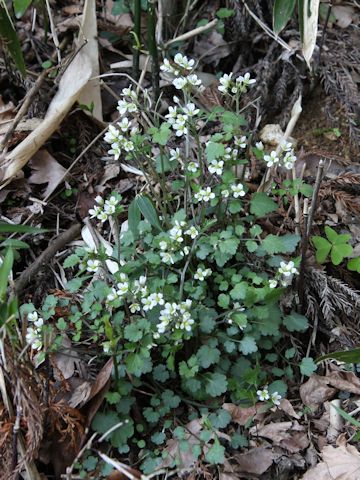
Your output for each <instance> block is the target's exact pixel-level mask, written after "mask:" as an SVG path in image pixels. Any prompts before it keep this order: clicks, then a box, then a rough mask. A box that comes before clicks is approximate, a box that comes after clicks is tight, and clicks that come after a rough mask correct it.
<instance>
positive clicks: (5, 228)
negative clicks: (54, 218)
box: [0, 222, 48, 234]
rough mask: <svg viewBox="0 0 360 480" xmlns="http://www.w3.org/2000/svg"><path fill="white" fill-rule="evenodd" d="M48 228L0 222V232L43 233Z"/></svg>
mask: <svg viewBox="0 0 360 480" xmlns="http://www.w3.org/2000/svg"><path fill="white" fill-rule="evenodd" d="M47 231H48V230H47V229H45V228H37V227H30V226H28V225H13V224H10V223H6V222H0V234H2V233H43V232H47Z"/></svg>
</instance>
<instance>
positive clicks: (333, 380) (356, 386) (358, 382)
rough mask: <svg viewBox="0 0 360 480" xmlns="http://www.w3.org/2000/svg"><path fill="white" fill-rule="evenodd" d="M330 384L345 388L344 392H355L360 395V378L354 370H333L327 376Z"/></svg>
mask: <svg viewBox="0 0 360 480" xmlns="http://www.w3.org/2000/svg"><path fill="white" fill-rule="evenodd" d="M326 378H327V379H328V381H329V384H330V385H331V386H332V387H334V388H337V389H338V390H343V391H344V392H350V393H354V394H355V395H360V378H359V377H358V376H356V375H355V373H353V372H345V371H344V370H333V371H332V372H331V373H330V374H329V375H327V376H326Z"/></svg>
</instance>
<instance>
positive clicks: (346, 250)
mask: <svg viewBox="0 0 360 480" xmlns="http://www.w3.org/2000/svg"><path fill="white" fill-rule="evenodd" d="M325 235H326V238H324V237H320V236H314V237H312V243H313V245H314V247H315V249H316V254H315V257H316V261H317V262H319V263H325V262H326V261H327V259H328V257H329V255H330V260H331V262H332V264H333V265H340V263H341V262H342V261H343V260H344V259H345V258H347V257H349V256H350V255H351V254H352V252H353V248H352V246H351V245H350V244H349V241H350V239H351V235H350V234H348V233H343V234H338V233H337V232H336V231H335V230H334V229H333V228H331V227H329V226H325ZM354 260H357V259H354ZM352 265H353V263H351V266H352ZM354 266H355V265H354Z"/></svg>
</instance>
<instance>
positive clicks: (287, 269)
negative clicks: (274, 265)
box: [278, 261, 298, 277]
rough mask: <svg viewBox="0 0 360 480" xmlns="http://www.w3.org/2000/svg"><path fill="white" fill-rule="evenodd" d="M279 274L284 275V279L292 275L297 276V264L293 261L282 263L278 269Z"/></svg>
mask: <svg viewBox="0 0 360 480" xmlns="http://www.w3.org/2000/svg"><path fill="white" fill-rule="evenodd" d="M278 272H279V273H280V274H281V275H284V277H289V276H290V275H292V274H295V275H296V274H297V273H298V270H297V268H295V264H294V262H293V261H290V262H288V263H286V262H280V267H279V269H278Z"/></svg>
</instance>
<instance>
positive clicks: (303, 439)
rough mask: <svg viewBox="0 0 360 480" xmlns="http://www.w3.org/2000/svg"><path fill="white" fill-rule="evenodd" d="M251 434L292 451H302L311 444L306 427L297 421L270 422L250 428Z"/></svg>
mask: <svg viewBox="0 0 360 480" xmlns="http://www.w3.org/2000/svg"><path fill="white" fill-rule="evenodd" d="M250 434H251V435H254V436H256V435H258V436H259V437H264V438H267V439H269V440H271V441H272V442H273V444H274V445H277V446H279V447H282V448H285V449H286V450H287V451H289V452H291V453H297V452H300V450H303V449H304V448H306V447H307V446H308V445H309V439H308V438H307V434H306V432H305V428H304V427H303V426H301V425H299V423H298V422H297V421H294V422H278V423H269V424H267V425H263V426H256V427H252V428H251V429H250Z"/></svg>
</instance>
